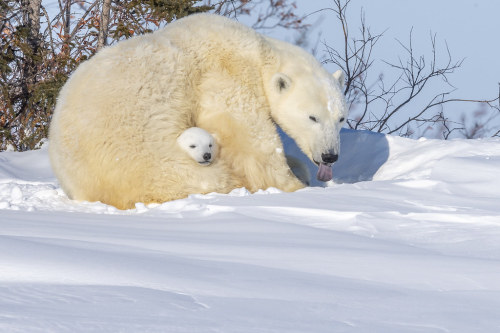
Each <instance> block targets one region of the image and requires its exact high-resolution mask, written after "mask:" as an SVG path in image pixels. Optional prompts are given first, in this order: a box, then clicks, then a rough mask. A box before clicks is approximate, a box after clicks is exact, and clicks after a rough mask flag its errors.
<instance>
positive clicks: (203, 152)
mask: <svg viewBox="0 0 500 333" xmlns="http://www.w3.org/2000/svg"><path fill="white" fill-rule="evenodd" d="M177 144H178V145H179V146H180V147H181V148H182V149H183V150H184V151H185V152H186V153H187V154H188V155H189V156H191V158H192V159H193V160H194V161H195V162H197V163H198V164H200V165H210V164H211V163H212V161H213V160H215V157H216V153H217V143H216V141H215V138H214V137H213V136H212V135H211V134H210V133H208V132H207V131H205V130H204V129H203V128H199V127H191V128H188V129H187V130H185V131H184V132H182V134H181V135H179V137H178V138H177Z"/></svg>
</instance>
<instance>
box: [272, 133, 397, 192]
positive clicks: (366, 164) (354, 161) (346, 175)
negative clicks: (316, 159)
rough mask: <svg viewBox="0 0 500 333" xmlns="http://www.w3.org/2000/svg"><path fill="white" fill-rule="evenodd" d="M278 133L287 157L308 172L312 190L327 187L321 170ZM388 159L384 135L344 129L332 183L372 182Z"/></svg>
mask: <svg viewBox="0 0 500 333" xmlns="http://www.w3.org/2000/svg"><path fill="white" fill-rule="evenodd" d="M278 133H279V135H280V138H281V140H282V142H283V147H284V149H285V154H287V155H291V156H294V157H296V158H298V159H299V160H301V161H302V162H304V163H305V165H306V166H307V168H308V169H309V172H310V173H311V184H310V186H325V183H323V182H320V181H318V180H317V179H316V173H317V171H318V167H317V166H316V165H315V164H314V163H313V162H311V161H310V160H309V158H308V157H307V156H306V155H305V154H304V153H302V151H301V150H300V148H299V147H298V146H297V144H296V143H295V141H294V140H293V139H292V138H290V137H289V136H288V135H287V134H286V133H285V132H284V131H283V130H281V128H279V127H278ZM388 158H389V143H388V142H387V137H386V136H385V135H384V134H380V133H375V132H370V131H357V130H350V129H342V130H341V131H340V154H339V159H338V161H337V162H336V163H335V164H334V165H333V180H334V182H335V183H357V182H361V181H370V180H372V179H373V176H374V175H375V173H376V172H377V171H378V170H379V169H380V167H381V166H382V165H384V163H385V162H386V161H387V159H388Z"/></svg>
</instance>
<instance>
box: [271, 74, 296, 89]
mask: <svg viewBox="0 0 500 333" xmlns="http://www.w3.org/2000/svg"><path fill="white" fill-rule="evenodd" d="M272 83H273V86H274V87H275V88H276V91H277V92H279V93H283V92H285V91H287V90H288V89H290V87H291V85H292V80H291V79H290V78H289V77H288V76H286V75H285V74H283V73H276V74H274V75H273V78H272Z"/></svg>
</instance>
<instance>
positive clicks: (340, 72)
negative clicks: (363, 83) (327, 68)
mask: <svg viewBox="0 0 500 333" xmlns="http://www.w3.org/2000/svg"><path fill="white" fill-rule="evenodd" d="M332 75H333V78H334V79H335V80H336V81H337V82H338V83H339V86H340V90H344V84H345V75H344V71H343V70H341V69H339V70H338V71H336V72H335V73H333V74H332Z"/></svg>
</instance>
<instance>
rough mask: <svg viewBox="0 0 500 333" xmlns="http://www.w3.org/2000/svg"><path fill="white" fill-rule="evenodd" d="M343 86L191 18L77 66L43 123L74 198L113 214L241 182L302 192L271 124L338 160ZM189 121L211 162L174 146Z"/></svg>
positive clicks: (296, 51)
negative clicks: (211, 153)
mask: <svg viewBox="0 0 500 333" xmlns="http://www.w3.org/2000/svg"><path fill="white" fill-rule="evenodd" d="M342 80H343V77H342V76H341V75H340V76H339V75H338V74H337V75H336V76H335V77H333V76H331V75H330V74H328V73H327V72H326V71H325V70H324V69H323V68H322V67H321V65H320V64H319V63H318V62H317V61H316V60H315V59H314V58H313V57H312V56H311V55H309V54H308V53H307V52H305V51H303V50H302V49H300V48H298V47H295V46H292V45H291V44H287V43H284V42H280V41H277V40H274V39H270V38H267V37H264V36H262V35H260V34H258V33H256V32H255V31H253V30H252V29H250V28H247V27H245V26H243V25H241V24H239V23H237V22H234V21H231V20H229V19H227V18H223V17H219V16H215V15H210V14H199V15H192V16H189V17H186V18H183V19H181V20H178V21H176V22H174V23H171V24H169V25H168V26H167V27H166V28H165V29H162V30H159V31H157V32H155V33H152V34H148V35H144V36H139V37H134V38H132V39H129V40H127V41H122V42H120V43H117V44H116V45H114V46H111V47H108V48H105V49H103V50H102V51H100V52H98V54H96V55H95V56H94V57H93V58H91V59H90V60H88V61H87V62H85V63H83V64H81V65H80V66H79V68H78V69H77V70H76V71H75V73H74V74H73V75H72V76H71V77H70V79H69V80H68V82H67V83H66V84H65V86H64V87H63V89H62V90H61V93H60V95H59V99H58V103H57V106H56V110H55V113H54V116H53V120H52V124H51V127H50V135H49V138H50V145H49V153H50V158H51V162H52V166H53V169H54V172H55V174H56V176H57V178H58V179H59V181H60V184H61V186H62V188H63V189H64V191H65V192H66V193H67V194H68V196H70V197H71V198H74V199H77V200H88V201H102V202H104V203H108V204H111V205H114V206H116V207H118V208H122V209H125V208H130V207H133V206H134V203H136V202H145V203H150V202H164V201H168V200H173V199H179V198H183V197H186V196H187V195H189V194H191V193H208V192H212V191H217V192H224V193H225V192H229V191H231V190H232V189H234V188H236V187H240V186H245V187H247V188H248V189H249V190H251V191H256V190H258V189H260V188H267V187H270V186H273V187H277V188H280V189H282V190H285V191H294V190H296V189H299V188H301V187H303V185H302V183H301V182H300V181H299V180H298V179H297V178H296V177H295V176H293V174H292V173H291V171H290V169H289V167H288V166H287V163H286V159H285V156H284V154H283V149H282V148H283V147H282V144H281V141H280V139H279V136H278V134H277V132H276V129H275V125H274V123H275V122H276V123H278V124H279V125H280V126H281V127H282V128H283V129H284V130H285V131H286V132H287V133H288V135H290V136H291V137H292V138H294V139H295V140H296V141H297V143H298V145H299V146H300V147H301V149H302V150H303V151H304V152H305V153H306V154H307V155H308V156H309V157H310V158H311V159H314V160H316V161H318V158H321V153H324V152H335V153H338V132H339V130H340V126H341V124H340V122H339V120H340V118H341V117H345V116H346V108H345V102H344V100H343V97H342V93H341V91H340V89H341V84H339V82H341V81H342ZM285 83H286V84H285ZM312 113H314V115H315V116H316V117H318V118H321V122H318V123H313V122H312V121H311V120H310V119H309V116H310V115H312ZM194 126H197V127H201V128H204V129H205V130H207V131H209V132H210V133H215V134H216V136H217V139H218V142H219V157H218V158H217V161H216V162H215V163H213V164H212V165H211V166H209V167H204V166H201V165H196V164H195V163H193V161H192V160H191V158H190V157H189V156H186V154H185V153H183V152H182V151H181V149H180V147H178V145H176V138H177V137H178V136H179V135H180V133H182V132H183V131H184V130H186V129H187V128H190V127H194ZM318 162H319V161H318Z"/></svg>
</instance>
